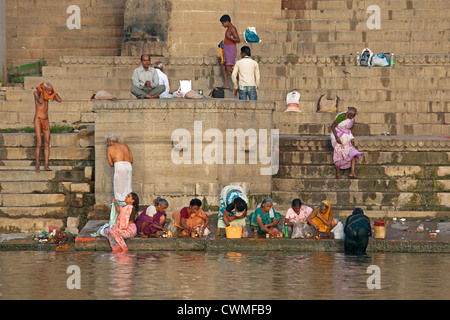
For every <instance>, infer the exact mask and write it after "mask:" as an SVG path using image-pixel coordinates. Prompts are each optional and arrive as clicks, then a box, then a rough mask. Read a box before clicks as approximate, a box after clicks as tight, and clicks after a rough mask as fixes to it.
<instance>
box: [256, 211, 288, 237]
mask: <svg viewBox="0 0 450 320" xmlns="http://www.w3.org/2000/svg"><path fill="white" fill-rule="evenodd" d="M258 217H260V218H261V220H262V224H263V225H266V224H269V223H272V222H273V221H274V220H275V219H277V220H278V222H280V220H281V214H280V213H279V212H276V211H275V210H273V208H270V210H269V211H267V212H266V213H264V212H263V211H262V210H261V208H257V209H256V210H255V211H254V212H252V213H251V214H250V226H252V227H256V232H257V233H258V234H265V233H266V232H265V231H263V230H262V229H261V227H260V226H259V224H258ZM275 228H276V227H275ZM276 229H277V228H276Z"/></svg>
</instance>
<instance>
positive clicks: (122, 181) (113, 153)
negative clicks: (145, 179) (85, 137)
mask: <svg viewBox="0 0 450 320" xmlns="http://www.w3.org/2000/svg"><path fill="white" fill-rule="evenodd" d="M105 139H106V144H107V145H108V147H107V148H106V155H107V158H108V163H109V165H110V166H111V167H114V198H115V199H116V200H117V201H121V202H124V201H125V198H126V196H127V195H128V194H129V193H130V192H132V187H131V182H132V173H133V168H132V166H131V165H132V164H133V155H132V154H131V151H130V148H128V146H127V145H126V144H124V143H119V137H118V136H117V135H116V134H114V133H110V134H107V135H106V137H105Z"/></svg>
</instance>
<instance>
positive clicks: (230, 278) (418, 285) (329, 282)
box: [0, 250, 450, 300]
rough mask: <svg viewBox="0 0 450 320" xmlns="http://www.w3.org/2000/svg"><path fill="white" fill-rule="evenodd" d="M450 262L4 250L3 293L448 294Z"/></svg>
mask: <svg viewBox="0 0 450 320" xmlns="http://www.w3.org/2000/svg"><path fill="white" fill-rule="evenodd" d="M449 265H450V255H449V254H436V253H433V254H418V253H373V254H368V255H366V256H346V255H344V254H341V253H310V252H308V253H301V252H295V253H293V252H267V253H261V252H257V253H252V252H225V253H218V252H138V253H133V252H129V253H110V252H76V251H63V250H62V251H54V252H45V251H4V252H0V299H25V300H36V299H55V300H58V299H65V300H66V299H88V300H94V299H152V300H155V299H157V300H159V299H164V300H172V299H189V300H210V299H218V300H223V299H227V300H228V299H231V300H235V299H236V300H291V299H295V300H298V299H301V300H304V299H333V300H339V299H370V300H376V299H380V300H386V299H388V300H395V299H446V300H447V299H449V298H450V297H449V290H448V288H449V286H450V273H449ZM368 283H369V285H368ZM377 285H379V288H377ZM369 287H372V288H369Z"/></svg>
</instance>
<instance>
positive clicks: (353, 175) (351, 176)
mask: <svg viewBox="0 0 450 320" xmlns="http://www.w3.org/2000/svg"><path fill="white" fill-rule="evenodd" d="M348 176H349V177H350V179H359V177H358V176H357V175H356V174H354V173H350V174H349V175H348Z"/></svg>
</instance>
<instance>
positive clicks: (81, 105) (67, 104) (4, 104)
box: [0, 100, 93, 113]
mask: <svg viewBox="0 0 450 320" xmlns="http://www.w3.org/2000/svg"><path fill="white" fill-rule="evenodd" d="M50 105H51V109H49V113H53V112H79V113H80V112H81V113H89V112H92V110H93V105H92V102H91V101H80V100H78V101H68V100H64V101H63V102H61V103H52V102H51V104H50ZM0 111H2V112H25V113H26V112H34V107H31V108H30V102H29V101H0Z"/></svg>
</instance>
